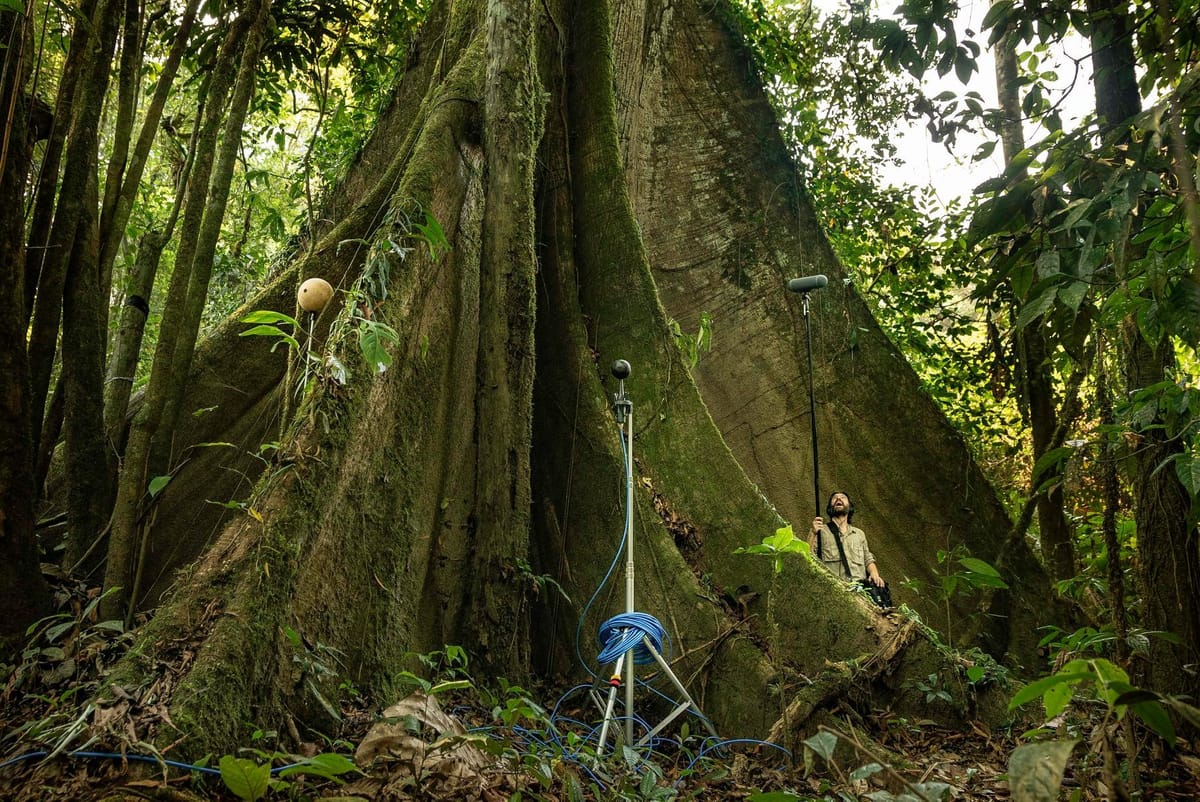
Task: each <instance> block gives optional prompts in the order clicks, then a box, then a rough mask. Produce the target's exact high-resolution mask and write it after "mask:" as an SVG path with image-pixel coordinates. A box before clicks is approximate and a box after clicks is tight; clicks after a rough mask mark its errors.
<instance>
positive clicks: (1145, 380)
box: [1088, 0, 1200, 695]
mask: <svg viewBox="0 0 1200 802" xmlns="http://www.w3.org/2000/svg"><path fill="white" fill-rule="evenodd" d="M1088 10H1089V12H1090V13H1091V15H1092V17H1093V29H1092V37H1091V41H1092V63H1093V72H1094V74H1095V79H1094V85H1095V89H1096V114H1097V116H1098V117H1099V119H1100V124H1101V129H1102V131H1103V132H1104V133H1106V134H1114V133H1116V132H1119V131H1120V129H1121V127H1122V126H1126V125H1128V124H1129V123H1130V121H1131V120H1132V118H1133V117H1134V115H1136V114H1137V113H1138V112H1139V111H1140V110H1141V96H1140V94H1139V93H1138V89H1137V75H1136V72H1135V57H1134V53H1133V39H1132V37H1133V22H1132V20H1131V18H1130V14H1129V8H1128V5H1127V4H1126V3H1124V2H1121V0H1091V2H1089V3H1088ZM1138 221H1140V217H1139V218H1137V219H1135V220H1134V221H1133V223H1132V226H1131V227H1130V231H1129V234H1128V237H1127V238H1126V242H1125V244H1124V247H1125V248H1127V249H1129V248H1133V247H1134V246H1133V245H1132V244H1129V242H1130V241H1131V240H1132V238H1133V235H1134V233H1136V231H1137V228H1138ZM1131 258H1132V254H1130V253H1126V254H1124V255H1123V256H1122V257H1119V258H1118V259H1117V260H1116V261H1117V262H1118V277H1119V278H1122V279H1123V278H1125V269H1124V268H1125V265H1126V264H1128V262H1129V261H1130V260H1131ZM1122 346H1123V348H1122V357H1123V361H1124V371H1125V388H1126V392H1128V393H1131V394H1132V393H1135V392H1137V391H1138V390H1140V389H1143V388H1146V387H1152V386H1154V385H1156V384H1159V383H1161V382H1163V381H1164V380H1166V379H1167V378H1168V377H1169V376H1170V375H1171V371H1170V368H1171V367H1173V365H1174V361H1175V354H1174V346H1173V344H1172V342H1171V340H1170V338H1169V337H1164V338H1163V339H1162V340H1161V341H1160V342H1158V343H1152V342H1150V341H1149V340H1147V339H1146V336H1145V334H1144V333H1143V332H1142V330H1141V329H1140V327H1139V326H1138V325H1137V321H1136V320H1134V319H1133V318H1132V317H1130V318H1129V319H1127V320H1125V321H1124V322H1123V325H1122ZM1136 433H1137V435H1138V443H1137V445H1136V446H1135V448H1134V450H1133V455H1132V456H1133V459H1132V463H1133V487H1134V505H1135V506H1134V515H1135V519H1136V522H1137V533H1138V557H1139V560H1138V569H1139V570H1138V579H1139V583H1140V585H1141V590H1142V599H1143V611H1144V612H1143V623H1144V624H1145V626H1146V627H1147V628H1148V629H1151V630H1159V631H1165V632H1173V633H1175V634H1176V635H1177V636H1179V638H1180V639H1181V642H1180V643H1179V644H1171V643H1169V642H1167V641H1165V640H1163V639H1160V638H1152V639H1151V645H1150V654H1149V660H1148V663H1147V677H1148V680H1149V683H1150V685H1151V687H1153V688H1154V689H1156V690H1159V691H1165V692H1179V691H1184V692H1188V693H1191V694H1192V695H1195V694H1196V693H1198V692H1200V674H1197V673H1196V672H1195V671H1194V670H1190V669H1189V668H1188V667H1189V666H1194V665H1195V664H1196V663H1197V662H1198V661H1200V651H1198V650H1200V538H1198V536H1197V530H1196V524H1195V518H1194V516H1192V515H1191V498H1190V497H1189V495H1188V493H1187V490H1186V489H1185V488H1184V487H1183V485H1182V484H1181V483H1180V481H1179V478H1178V477H1177V476H1176V474H1175V471H1174V470H1173V464H1172V459H1173V458H1174V457H1175V456H1176V455H1178V454H1179V453H1181V450H1182V447H1183V446H1182V443H1181V441H1180V440H1179V438H1176V437H1173V436H1172V435H1171V434H1170V433H1169V432H1168V431H1167V429H1166V427H1165V426H1164V425H1163V421H1162V417H1161V414H1160V413H1159V412H1157V411H1155V415H1154V420H1152V421H1150V422H1149V424H1147V425H1143V426H1140V427H1139V428H1138V430H1137V431H1136Z"/></svg>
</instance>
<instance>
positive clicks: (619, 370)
mask: <svg viewBox="0 0 1200 802" xmlns="http://www.w3.org/2000/svg"><path fill="white" fill-rule="evenodd" d="M630 370H631V368H630V367H629V363H628V362H626V361H625V360H624V359H618V360H617V361H616V362H614V363H612V375H613V376H615V377H616V378H618V379H620V380H621V381H624V380H625V379H628V378H629V373H630Z"/></svg>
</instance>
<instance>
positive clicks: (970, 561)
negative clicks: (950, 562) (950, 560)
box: [958, 557, 1000, 579]
mask: <svg viewBox="0 0 1200 802" xmlns="http://www.w3.org/2000/svg"><path fill="white" fill-rule="evenodd" d="M958 563H959V565H961V566H962V567H963V568H966V569H967V570H968V571H971V572H973V573H976V574H982V575H983V576H991V577H996V578H997V579H999V578H1000V572H999V571H997V570H996V569H995V568H993V567H992V566H991V565H990V564H988V563H986V562H984V561H983V560H980V559H979V558H977V557H963V558H961V559H960V560H959V561H958Z"/></svg>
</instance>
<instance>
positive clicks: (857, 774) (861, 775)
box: [850, 763, 883, 780]
mask: <svg viewBox="0 0 1200 802" xmlns="http://www.w3.org/2000/svg"><path fill="white" fill-rule="evenodd" d="M881 771H883V766H881V765H879V764H878V763H868V764H867V765H865V766H859V767H858V768H856V769H855V770H854V771H852V772H850V779H851V780H865V779H867V778H868V777H870V776H871V775H872V774H878V773H879V772H881Z"/></svg>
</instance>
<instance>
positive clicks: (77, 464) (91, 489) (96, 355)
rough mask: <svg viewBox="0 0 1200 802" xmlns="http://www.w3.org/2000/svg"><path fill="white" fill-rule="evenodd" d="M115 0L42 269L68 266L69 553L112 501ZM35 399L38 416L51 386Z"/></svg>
mask: <svg viewBox="0 0 1200 802" xmlns="http://www.w3.org/2000/svg"><path fill="white" fill-rule="evenodd" d="M111 6H112V3H111V2H100V3H98V4H97V8H96V17H95V18H94V19H93V21H92V22H93V26H94V29H95V34H94V36H93V38H92V39H91V40H89V42H90V49H89V56H88V59H87V61H86V62H85V63H84V74H83V75H82V76H81V81H80V84H79V92H78V95H77V97H76V108H75V112H74V126H73V128H72V131H71V134H70V136H69V137H68V141H67V149H66V162H65V165H64V170H63V182H62V187H61V188H60V200H59V203H58V207H57V209H56V212H55V218H54V225H53V227H52V229H51V233H50V241H51V242H52V243H54V244H55V245H56V246H58V245H61V250H58V251H55V252H53V253H52V254H50V258H49V259H48V260H47V262H46V267H45V268H44V269H45V270H47V271H51V272H53V273H55V274H57V273H58V272H59V271H60V270H61V269H63V268H62V267H60V266H59V265H60V262H61V263H62V264H63V265H64V266H65V281H64V288H63V293H64V297H63V315H62V317H63V326H62V338H63V352H62V379H63V392H64V394H65V399H66V405H65V407H64V418H63V429H64V432H65V434H66V443H65V454H66V472H67V476H68V496H67V507H68V529H67V554H68V555H79V554H82V553H83V550H84V549H86V548H87V546H88V544H90V543H91V542H92V541H93V540H94V539H95V538H96V537H98V536H99V533H100V530H101V528H102V527H103V526H104V522H105V521H106V520H107V519H108V514H109V512H110V510H111V501H112V499H111V494H110V492H109V487H110V483H109V480H108V476H109V471H108V470H106V469H105V466H106V465H107V464H109V462H110V459H111V458H110V455H109V454H108V453H107V452H106V450H105V448H104V432H103V420H104V410H103V398H104V349H105V343H106V342H107V339H108V336H107V335H108V333H107V330H106V329H107V325H106V321H107V313H108V292H107V290H106V289H105V288H102V287H101V286H100V274H99V264H98V260H99V253H98V233H97V219H96V215H97V213H98V211H97V207H98V204H99V197H98V192H99V189H98V181H99V179H98V176H97V159H98V156H97V147H98V144H99V135H98V130H99V123H100V115H101V112H102V110H103V106H104V95H105V93H106V91H107V89H108V75H109V65H110V63H111V61H112V55H113V46H114V44H115V41H116V35H117V29H118V27H119V25H118V23H119V19H120V17H119V16H117V15H113V14H112V13H111V10H112V9H111ZM35 328H36V322H35ZM51 353H52V352H51ZM37 389H38V388H35V391H36V390H37ZM34 401H35V404H37V406H36V407H35V412H37V413H38V414H39V415H40V414H41V411H42V406H43V405H44V402H45V388H41V395H40V396H35V398H34Z"/></svg>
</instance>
